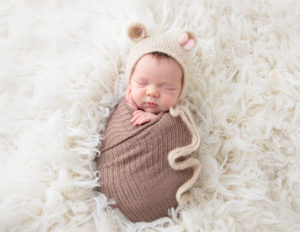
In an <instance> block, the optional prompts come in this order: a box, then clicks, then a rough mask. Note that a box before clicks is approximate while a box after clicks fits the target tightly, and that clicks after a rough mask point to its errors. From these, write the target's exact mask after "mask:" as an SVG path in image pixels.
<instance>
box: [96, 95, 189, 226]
mask: <svg viewBox="0 0 300 232" xmlns="http://www.w3.org/2000/svg"><path fill="white" fill-rule="evenodd" d="M132 113H133V110H132V109H131V108H130V107H129V106H128V104H127V103H126V100H125V99H123V100H122V101H121V103H120V104H119V105H118V106H117V107H116V109H115V110H114V111H113V113H112V114H111V116H110V117H109V119H108V121H107V124H106V129H105V133H104V136H105V139H104V141H103V143H102V147H101V155H100V157H99V158H98V159H97V168H98V170H99V171H100V173H101V177H100V183H101V187H100V191H101V192H102V193H104V194H105V195H106V196H107V197H108V198H113V199H114V200H115V201H116V205H115V206H116V207H118V208H119V209H120V210H121V211H122V212H123V213H124V214H125V216H126V217H127V218H128V219H129V220H131V221H133V222H137V221H153V220H156V219H158V218H160V217H163V216H167V213H168V209H169V208H171V207H176V206H177V201H176V197H175V195H176V192H177V189H178V188H179V187H180V186H181V185H182V184H184V183H185V182H186V181H187V180H188V179H189V178H190V177H191V176H192V170H191V168H189V169H187V170H183V171H174V170H173V169H171V167H170V166H169V163H168V153H169V151H171V150H173V149H175V148H177V147H182V146H185V145H187V144H189V143H190V142H191V136H190V132H189V130H188V129H187V127H186V126H185V124H184V123H183V122H182V120H181V119H180V117H177V118H174V117H172V116H171V115H170V114H169V113H160V114H159V115H158V117H157V118H156V119H155V120H153V121H151V122H148V123H145V124H143V125H140V126H136V127H134V126H132V124H131V123H130V119H131V118H132Z"/></svg>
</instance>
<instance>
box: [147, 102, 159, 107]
mask: <svg viewBox="0 0 300 232" xmlns="http://www.w3.org/2000/svg"><path fill="white" fill-rule="evenodd" d="M144 105H145V106H146V107H148V108H155V107H157V106H158V105H157V104H156V103H154V102H145V103H144Z"/></svg>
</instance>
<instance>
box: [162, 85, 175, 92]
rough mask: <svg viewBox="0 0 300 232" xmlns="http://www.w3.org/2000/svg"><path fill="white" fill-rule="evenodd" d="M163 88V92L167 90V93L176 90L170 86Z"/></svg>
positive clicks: (163, 86)
mask: <svg viewBox="0 0 300 232" xmlns="http://www.w3.org/2000/svg"><path fill="white" fill-rule="evenodd" d="M161 88H162V89H163V90H167V91H174V90H176V88H174V87H173V86H170V85H162V86H161Z"/></svg>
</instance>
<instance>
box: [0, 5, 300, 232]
mask: <svg viewBox="0 0 300 232" xmlns="http://www.w3.org/2000/svg"><path fill="white" fill-rule="evenodd" d="M299 12H300V5H299V1H298V0H186V1H177V0H153V1H149V0H138V1H137V0H128V1H121V0H114V1H106V0H87V1H79V0H73V1H67V0H64V1H61V0H53V1H42V0H41V1H36V0H16V1H1V2H0V123H1V126H0V177H1V178H0V186H1V187H0V231H5V232H6V231H24V232H25V231H30V232H32V231H89V232H92V231H101V232H102V231H107V232H111V231H118V232H119V231H120V232H124V231H127V232H132V231H144V232H145V231H147V232H148V231H169V232H183V231H187V232H190V231H231V232H232V231H284V232H285V231H300V168H299V167H300V145H299V144H300V143H299V140H300V52H299V51H300V40H299V38H300V23H299V22H300V14H299ZM132 22H141V23H143V24H144V25H146V26H147V30H148V32H149V33H156V32H160V31H167V30H171V31H178V32H180V31H182V29H188V30H190V31H193V32H194V33H195V35H196V36H197V38H198V43H197V47H196V48H195V51H193V52H194V53H193V59H194V62H195V66H194V70H193V73H194V75H193V77H192V79H191V80H190V81H191V85H190V87H189V89H188V96H187V100H188V103H189V106H190V109H191V111H192V113H193V117H194V119H195V123H196V125H197V128H198V131H199V133H200V135H201V144H200V147H199V149H198V151H197V153H196V156H197V157H198V158H199V159H200V161H201V166H202V169H201V174H200V177H201V178H199V180H198V182H197V183H196V185H195V186H194V187H193V189H192V199H191V201H190V202H189V204H188V205H186V206H184V207H182V208H177V209H176V210H174V211H172V212H171V216H172V217H171V218H163V219H161V220H159V221H156V222H153V223H131V222H129V221H128V220H126V219H125V218H124V217H122V215H121V214H120V213H119V211H118V210H117V209H112V208H111V207H110V203H111V202H110V201H109V200H108V199H107V198H106V197H105V196H104V195H103V194H99V193H97V192H96V191H94V189H95V188H96V187H97V186H98V178H97V175H98V173H97V170H96V163H95V157H96V155H97V153H98V152H99V149H100V148H101V142H102V139H103V132H104V126H105V122H106V120H107V119H108V117H109V115H110V113H111V111H112V109H113V108H114V107H115V105H116V104H117V103H118V102H119V101H120V100H121V98H122V97H123V96H124V92H125V89H126V80H125V77H124V68H125V59H126V56H127V54H128V51H129V49H130V47H131V46H132V43H131V42H130V41H129V39H128V38H127V36H126V30H127V26H128V25H129V24H130V23H132Z"/></svg>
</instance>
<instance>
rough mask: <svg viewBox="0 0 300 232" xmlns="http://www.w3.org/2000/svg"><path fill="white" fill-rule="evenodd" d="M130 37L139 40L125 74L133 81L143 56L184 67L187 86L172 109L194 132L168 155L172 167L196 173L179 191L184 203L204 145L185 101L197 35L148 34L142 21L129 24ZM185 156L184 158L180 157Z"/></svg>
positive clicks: (198, 168) (128, 59) (192, 182)
mask: <svg viewBox="0 0 300 232" xmlns="http://www.w3.org/2000/svg"><path fill="white" fill-rule="evenodd" d="M127 34H128V37H129V38H130V39H131V40H132V41H133V42H134V43H135V44H134V45H133V47H132V48H131V50H130V52H129V55H128V57H127V62H126V70H125V75H126V77H127V79H128V81H129V82H130V78H131V75H132V73H133V70H134V67H135V65H136V64H137V62H138V61H139V59H140V58H141V57H143V56H144V55H146V54H149V53H153V52H159V53H163V54H166V55H168V56H169V57H171V58H173V59H174V60H175V61H176V62H177V63H178V64H179V65H180V66H181V68H182V71H183V85H182V90H181V93H180V96H179V98H178V100H177V103H176V105H175V106H173V107H171V108H170V110H169V112H170V114H171V115H172V116H173V117H178V116H180V117H181V119H182V120H183V122H184V123H185V124H186V126H187V128H188V129H189V131H190V132H191V137H192V142H191V144H189V145H187V146H184V147H178V148H176V149H174V150H172V151H171V152H170V153H169V154H168V160H169V164H170V166H171V168H173V169H174V170H184V169H187V168H192V169H193V176H192V177H191V179H189V180H188V181H187V182H186V183H185V184H183V185H182V186H181V187H180V188H179V189H178V191H177V194H176V199H177V201H178V203H179V204H180V205H182V204H184V203H185V202H186V201H187V200H188V199H189V197H190V192H189V191H188V190H189V189H190V188H191V187H192V185H193V184H194V183H195V182H196V180H197V178H198V176H199V174H200V163H199V160H198V159H195V158H194V157H192V156H189V157H188V158H186V157H187V156H188V155H190V154H192V153H193V152H194V151H195V150H197V148H198V147H199V145H200V136H199V133H198V131H197V128H196V125H195V123H194V121H193V118H192V115H191V113H190V111H189V109H188V105H187V102H186V101H185V97H186V92H187V83H188V81H189V79H190V76H191V68H190V67H191V65H192V62H191V59H190V56H191V53H190V51H191V50H192V49H193V48H194V47H195V45H196V43H197V40H196V36H195V35H194V34H193V33H192V32H190V31H183V32H182V33H180V34H177V35H176V34H174V33H172V32H163V33H157V34H153V35H148V33H147V30H146V27H145V26H144V25H143V24H141V23H133V24H131V25H130V26H129V27H128V31H127ZM182 157H183V158H184V159H180V158H182Z"/></svg>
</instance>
